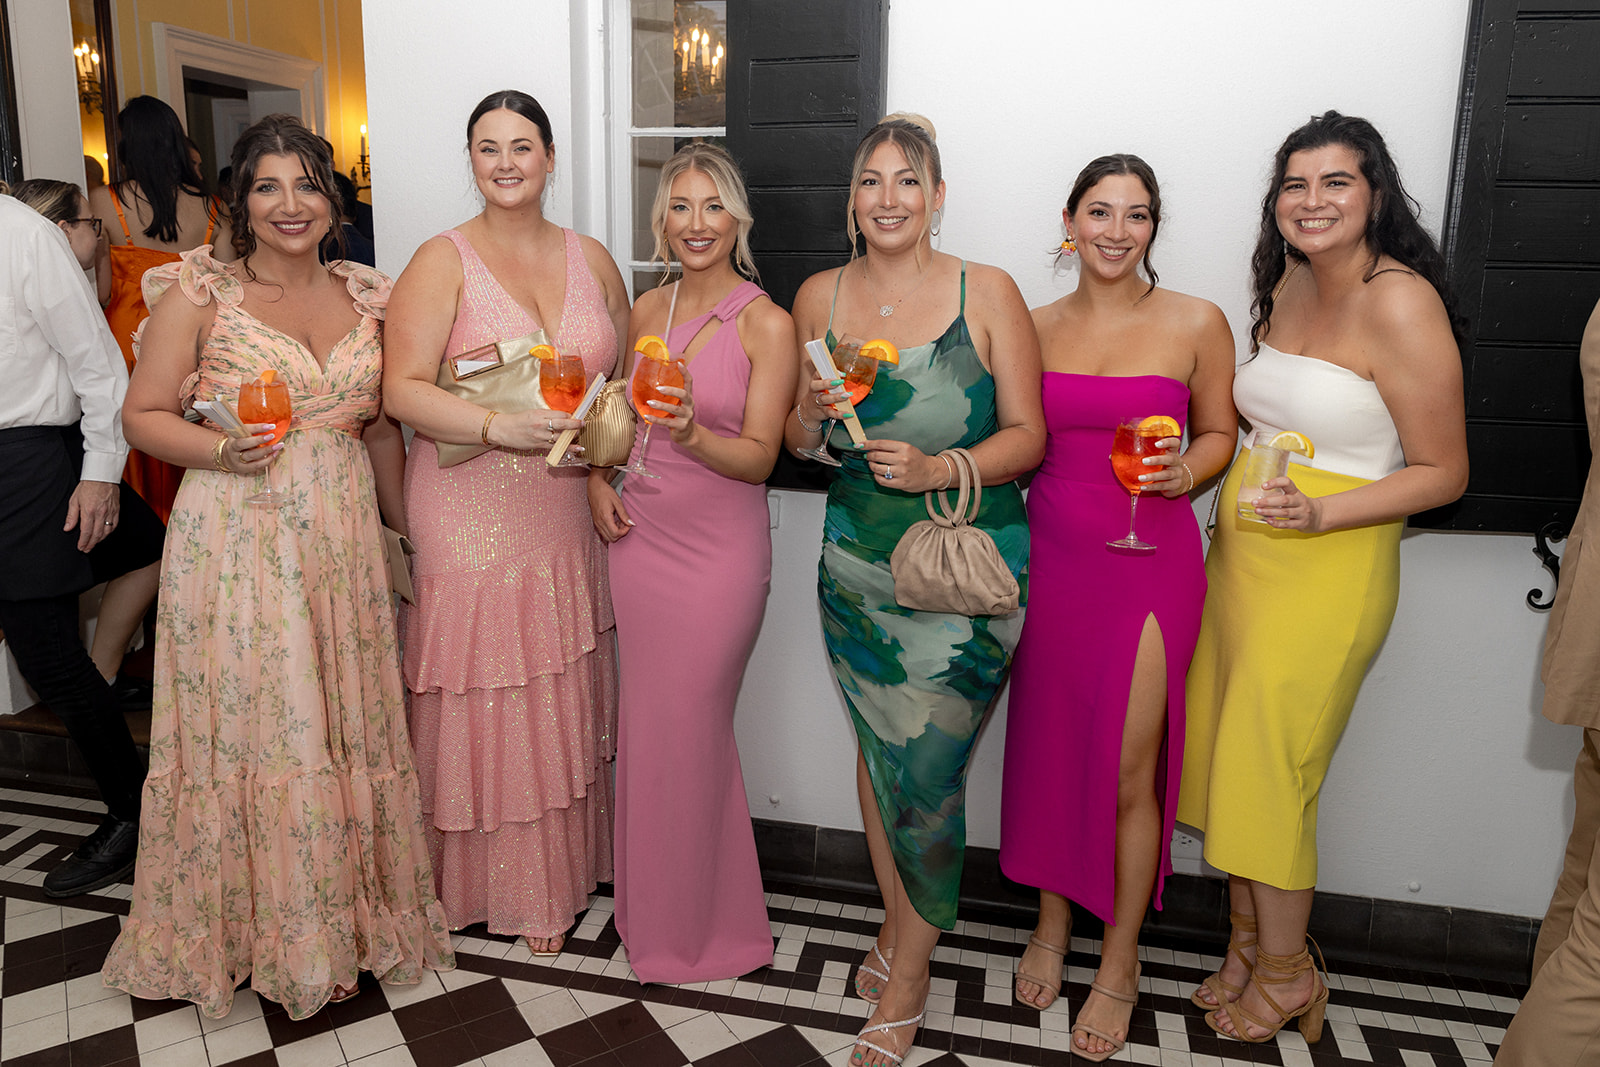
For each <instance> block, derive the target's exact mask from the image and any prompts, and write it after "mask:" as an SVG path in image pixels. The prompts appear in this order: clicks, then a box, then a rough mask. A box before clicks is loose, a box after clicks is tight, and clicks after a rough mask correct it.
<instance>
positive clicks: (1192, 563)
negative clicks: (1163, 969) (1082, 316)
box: [1000, 372, 1206, 923]
mask: <svg viewBox="0 0 1600 1067" xmlns="http://www.w3.org/2000/svg"><path fill="white" fill-rule="evenodd" d="M1044 411H1045V421H1046V425H1047V428H1048V430H1049V440H1048V442H1047V444H1046V447H1045V457H1044V463H1043V464H1042V465H1041V466H1040V468H1039V473H1038V474H1037V475H1035V477H1034V479H1033V484H1032V485H1031V486H1030V487H1029V489H1028V523H1029V528H1030V531H1031V533H1032V536H1033V559H1032V562H1031V564H1030V572H1029V599H1028V617H1027V621H1026V623H1025V624H1024V626H1023V631H1022V643H1021V644H1020V645H1019V646H1018V648H1017V657H1016V662H1015V665H1014V666H1013V667H1012V670H1011V697H1010V701H1009V704H1008V709H1009V710H1008V712H1007V719H1006V755H1005V773H1004V778H1003V784H1002V787H1001V795H1002V809H1001V821H1000V866H1001V868H1002V869H1003V870H1004V871H1005V873H1006V876H1007V877H1008V878H1011V879H1012V880H1014V881H1017V882H1021V883H1022V884H1023V885H1031V886H1038V887H1039V888H1041V889H1048V890H1050V891H1051V892H1053V893H1059V894H1061V895H1062V896H1064V897H1067V898H1068V899H1069V900H1075V901H1077V902H1078V903H1079V904H1082V905H1083V906H1084V907H1086V908H1088V909H1089V910H1090V911H1092V912H1094V913H1095V914H1096V915H1098V916H1100V917H1101V918H1102V919H1104V920H1105V921H1106V922H1108V923H1109V922H1112V921H1113V900H1114V897H1115V861H1116V841H1117V771H1118V767H1119V764H1120V760H1121V753H1122V731H1123V725H1124V722H1125V720H1126V719H1127V711H1128V687H1129V682H1130V680H1131V678H1132V675H1133V662H1134V657H1135V654H1136V653H1137V651H1138V646H1139V634H1140V632H1141V631H1142V630H1143V628H1144V622H1145V619H1146V618H1147V617H1149V616H1151V615H1154V616H1155V619H1156V622H1157V623H1158V624H1159V625H1160V627H1161V635H1162V639H1163V643H1164V645H1165V648H1166V659H1167V737H1166V743H1165V745H1164V746H1163V747H1162V752H1161V756H1160V761H1159V764H1158V766H1157V770H1156V783H1155V786H1156V796H1157V798H1158V800H1159V801H1160V803H1161V810H1162V836H1161V841H1162V847H1161V866H1160V868H1159V871H1158V873H1157V876H1156V883H1155V889H1154V892H1153V894H1152V898H1153V901H1154V903H1155V906H1156V907H1157V908H1158V909H1159V908H1160V907H1161V888H1162V884H1163V882H1164V880H1165V878H1166V876H1167V875H1168V874H1170V873H1171V872H1172V858H1171V854H1170V843H1171V839H1172V825H1173V816H1174V814H1175V813H1176V811H1177V806H1178V775H1179V770H1180V768H1182V766H1183V727H1184V704H1183V692H1184V676H1185V674H1186V673H1187V672H1188V669H1189V660H1190V658H1191V657H1192V656H1193V655H1194V646H1195V638H1196V636H1197V635H1198V633H1199V630H1200V608H1201V604H1202V602H1203V601H1204V599H1205V589H1206V581H1205V570H1204V562H1205V561H1204V556H1203V552H1202V549H1201V545H1200V529H1199V524H1198V523H1197V522H1196V521H1195V517H1194V511H1193V509H1192V507H1191V506H1190V503H1189V500H1188V498H1186V497H1178V498H1177V499H1175V500H1168V499H1166V498H1165V497H1163V496H1161V495H1159V494H1148V493H1147V494H1145V495H1144V496H1143V497H1141V498H1140V500H1139V512H1138V533H1139V537H1140V539H1141V540H1143V541H1146V542H1149V543H1150V544H1153V545H1155V546H1156V551H1155V552H1142V553H1138V554H1123V553H1118V552H1116V551H1113V550H1111V549H1108V548H1107V547H1106V542H1107V541H1110V540H1114V539H1116V538H1119V537H1121V536H1122V535H1123V534H1125V533H1126V532H1127V530H1128V492H1127V490H1125V489H1123V488H1122V485H1121V484H1120V483H1119V482H1118V481H1117V480H1116V477H1115V476H1114V475H1113V474H1112V472H1111V462H1110V458H1109V457H1110V454H1111V439H1112V436H1113V435H1114V433H1115V430H1116V426H1117V423H1118V422H1120V421H1122V420H1123V419H1126V418H1129V417H1130V416H1135V417H1144V416H1149V415H1170V416H1171V417H1173V418H1174V419H1177V420H1178V423H1179V424H1180V425H1185V424H1187V421H1188V414H1189V390H1188V388H1187V387H1186V386H1184V385H1183V384H1182V383H1180V382H1178V381H1175V380H1174V379H1171V378H1164V377H1159V376H1156V375H1141V376H1138V377H1131V378H1108V377H1099V376H1095V375H1086V374H1062V373H1058V372H1050V373H1047V374H1045V375H1044Z"/></svg>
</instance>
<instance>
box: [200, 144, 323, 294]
mask: <svg viewBox="0 0 1600 1067" xmlns="http://www.w3.org/2000/svg"><path fill="white" fill-rule="evenodd" d="M263 156H294V157H295V158H296V159H298V160H299V161H300V165H301V166H302V167H304V168H305V169H306V177H307V178H309V179H311V184H312V185H313V186H315V187H316V190H317V192H319V193H321V194H322V195H323V196H324V197H325V198H327V201H328V217H329V219H330V225H329V226H328V235H327V236H326V237H325V238H323V241H322V252H323V255H324V258H327V259H343V258H344V257H345V242H344V199H343V197H341V196H340V195H339V188H338V186H336V185H335V184H334V183H333V155H332V153H330V152H329V151H328V142H326V141H324V140H323V139H322V138H321V137H318V136H317V135H316V134H315V133H312V132H311V131H310V130H308V129H306V127H305V125H304V124H303V123H302V122H301V121H300V120H299V119H297V118H295V117H294V116H293V115H268V116H267V117H266V118H264V119H262V120H261V121H260V122H258V123H256V124H255V125H254V126H251V127H250V128H249V129H247V130H245V131H244V132H243V133H241V134H240V135H239V139H238V140H237V141H235V142H234V144H233V156H232V158H231V159H230V160H229V162H230V163H231V164H232V167H233V195H232V196H230V197H229V198H228V203H229V205H230V206H229V214H230V217H231V218H232V220H233V251H234V252H235V254H237V255H238V257H239V258H240V259H241V260H244V261H246V262H245V271H246V272H247V273H249V274H250V277H251V278H254V277H255V274H254V273H253V272H251V271H250V264H249V263H248V260H249V258H250V255H251V253H253V252H255V250H256V235H255V233H254V232H252V231H251V229H250V186H252V185H254V184H255V180H256V168H257V167H258V166H260V165H261V158H262V157H263Z"/></svg>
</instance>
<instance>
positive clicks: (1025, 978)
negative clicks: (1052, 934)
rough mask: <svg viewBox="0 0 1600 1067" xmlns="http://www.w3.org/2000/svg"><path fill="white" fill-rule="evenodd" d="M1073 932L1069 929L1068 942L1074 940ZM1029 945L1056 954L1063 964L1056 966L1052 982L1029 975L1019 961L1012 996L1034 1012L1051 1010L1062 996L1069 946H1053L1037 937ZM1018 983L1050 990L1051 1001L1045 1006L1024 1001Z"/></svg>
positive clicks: (1032, 938)
mask: <svg viewBox="0 0 1600 1067" xmlns="http://www.w3.org/2000/svg"><path fill="white" fill-rule="evenodd" d="M1071 932H1072V930H1071V927H1070V926H1069V927H1068V929H1067V933H1068V934H1069V936H1068V938H1067V940H1068V942H1070V941H1071V940H1072V938H1071V936H1070V934H1071ZM1028 944H1030V945H1032V946H1034V947H1035V948H1042V949H1044V950H1045V951H1046V952H1050V953H1054V954H1055V956H1056V958H1057V959H1059V960H1060V961H1061V963H1058V964H1057V965H1056V977H1055V979H1054V980H1053V981H1052V980H1051V979H1049V978H1040V977H1039V976H1038V975H1036V974H1029V973H1028V972H1027V971H1025V970H1023V969H1022V961H1021V960H1018V961H1017V975H1016V977H1015V978H1014V979H1012V982H1011V994H1012V996H1014V997H1016V998H1017V1003H1018V1004H1022V1005H1024V1006H1026V1007H1029V1008H1032V1009H1033V1010H1034V1011H1046V1010H1048V1009H1049V1007H1050V1005H1052V1004H1054V1003H1055V1002H1056V1000H1057V998H1059V997H1060V996H1061V968H1062V966H1063V965H1065V964H1066V962H1067V946H1066V945H1052V944H1051V943H1050V942H1048V941H1045V940H1042V939H1041V938H1039V937H1037V936H1034V937H1029V938H1028ZM1018 982H1032V983H1033V984H1034V985H1036V986H1038V987H1040V988H1041V989H1048V990H1049V991H1050V999H1049V1000H1048V1001H1046V1002H1045V1003H1043V1004H1035V1003H1033V1002H1032V1001H1028V1000H1023V999H1022V990H1020V989H1018V988H1017V983H1018Z"/></svg>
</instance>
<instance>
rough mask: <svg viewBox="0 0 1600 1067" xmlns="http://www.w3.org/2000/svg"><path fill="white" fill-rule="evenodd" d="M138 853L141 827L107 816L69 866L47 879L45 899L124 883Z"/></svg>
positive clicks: (81, 846)
mask: <svg viewBox="0 0 1600 1067" xmlns="http://www.w3.org/2000/svg"><path fill="white" fill-rule="evenodd" d="M138 851H139V823H138V822H137V821H136V820H131V819H113V818H111V817H110V816H107V817H106V821H105V822H103V823H101V824H100V828H99V829H98V830H96V831H95V832H94V833H92V834H90V835H89V836H88V837H86V838H84V840H83V843H82V844H81V845H79V846H78V847H77V848H76V849H74V850H73V852H72V855H71V856H69V857H67V860H66V862H65V863H63V864H61V865H60V866H59V867H57V868H56V869H55V870H53V871H51V872H50V873H49V874H47V875H45V876H44V895H45V896H47V897H74V896H77V895H78V894H80V893H87V892H89V891H90V890H92V889H99V888H100V887H101V886H107V885H110V884H111V883H113V882H120V881H122V880H123V879H124V878H126V877H127V876H128V875H129V874H131V873H132V871H133V860H134V856H135V855H136V854H137V853H138Z"/></svg>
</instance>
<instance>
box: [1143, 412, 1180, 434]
mask: <svg viewBox="0 0 1600 1067" xmlns="http://www.w3.org/2000/svg"><path fill="white" fill-rule="evenodd" d="M1139 435H1140V436H1141V437H1182V436H1183V427H1181V426H1179V425H1178V420H1177V419H1175V418H1173V417H1172V416H1171V415H1151V416H1150V417H1149V418H1148V419H1140V420H1139Z"/></svg>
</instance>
